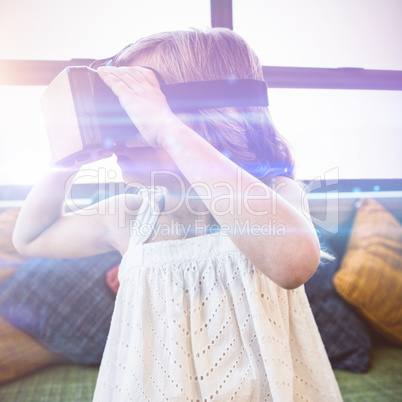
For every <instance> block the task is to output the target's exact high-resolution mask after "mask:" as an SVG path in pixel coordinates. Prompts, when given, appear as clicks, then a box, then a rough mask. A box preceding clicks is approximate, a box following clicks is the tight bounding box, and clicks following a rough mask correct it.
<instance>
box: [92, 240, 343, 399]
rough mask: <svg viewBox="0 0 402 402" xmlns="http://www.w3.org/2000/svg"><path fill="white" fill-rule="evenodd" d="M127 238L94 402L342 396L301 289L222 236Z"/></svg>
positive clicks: (332, 397)
mask: <svg viewBox="0 0 402 402" xmlns="http://www.w3.org/2000/svg"><path fill="white" fill-rule="evenodd" d="M137 243H138V242H133V244H132V245H131V244H130V247H129V250H128V252H127V253H126V254H125V256H124V258H123V260H122V263H121V265H120V270H119V281H120V288H119V291H118V294H117V299H116V305H115V311H114V314H113V318H112V323H111V329H110V333H109V337H108V341H107V345H106V349H105V352H104V355H103V359H102V364H101V368H100V373H99V377H98V381H97V386H96V390H95V396H94V401H97V402H98V401H108V402H118V401H121V402H127V401H194V402H195V401H211V400H217V401H225V402H226V401H231V400H234V401H278V402H286V401H289V402H290V401H292V402H293V401H320V402H321V401H341V400H342V398H341V395H340V392H339V388H338V385H337V383H336V379H335V376H334V374H333V371H332V369H331V366H330V364H329V361H328V358H327V355H326V352H325V349H324V346H323V344H322V341H321V338H320V335H319V332H318V329H317V326H316V324H315V322H314V318H313V315H312V313H311V309H310V306H309V304H308V300H307V298H306V295H305V292H304V287H303V286H302V287H300V288H297V289H295V290H285V289H282V288H280V287H279V286H277V285H276V284H275V283H273V282H272V281H271V280H270V279H269V278H267V277H266V276H265V275H263V274H262V273H261V272H259V271H258V270H256V269H255V268H254V266H253V265H252V264H251V263H250V262H249V261H248V260H247V259H246V258H245V257H244V256H243V254H242V253H241V252H240V251H239V250H238V249H237V248H236V246H235V245H234V244H233V242H232V241H231V240H230V238H229V237H228V236H226V235H223V234H209V235H204V236H200V237H195V238H190V239H184V240H170V241H163V242H158V243H148V244H137Z"/></svg>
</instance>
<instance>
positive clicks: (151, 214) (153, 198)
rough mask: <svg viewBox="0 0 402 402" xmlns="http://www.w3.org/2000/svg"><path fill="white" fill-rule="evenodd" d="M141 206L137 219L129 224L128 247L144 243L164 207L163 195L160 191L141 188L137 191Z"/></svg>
mask: <svg viewBox="0 0 402 402" xmlns="http://www.w3.org/2000/svg"><path fill="white" fill-rule="evenodd" d="M139 194H140V195H141V198H142V204H141V207H140V209H139V210H138V214H137V217H136V218H135V220H134V221H132V222H131V227H130V245H129V247H132V246H136V245H138V244H142V243H145V242H146V241H147V240H148V239H149V237H150V236H151V235H152V232H153V230H154V227H155V223H156V221H157V220H158V218H159V215H160V213H161V211H162V210H163V206H164V201H165V198H164V194H163V193H162V191H159V190H154V189H149V188H142V189H140V191H139Z"/></svg>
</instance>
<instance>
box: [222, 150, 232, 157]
mask: <svg viewBox="0 0 402 402" xmlns="http://www.w3.org/2000/svg"><path fill="white" fill-rule="evenodd" d="M222 155H224V156H226V158H228V159H230V153H229V152H228V151H222Z"/></svg>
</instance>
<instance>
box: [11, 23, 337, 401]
mask: <svg viewBox="0 0 402 402" xmlns="http://www.w3.org/2000/svg"><path fill="white" fill-rule="evenodd" d="M114 65H115V66H114V67H100V68H99V69H98V73H99V75H100V77H101V78H102V79H103V80H104V82H105V83H106V84H107V85H108V86H109V87H110V88H111V89H112V90H113V91H114V93H115V94H116V95H117V96H118V97H119V99H120V102H121V105H122V106H123V108H124V109H125V110H126V112H127V114H128V115H129V116H130V118H131V119H132V121H133V123H134V124H135V126H136V127H137V128H138V129H139V131H140V133H141V136H137V137H136V136H133V137H132V138H130V139H128V140H127V142H126V144H125V146H124V147H120V148H119V149H116V150H115V153H116V155H117V160H118V163H119V165H120V167H121V169H122V173H123V176H124V178H125V181H126V182H127V183H133V182H135V185H136V186H137V185H138V183H141V185H142V186H144V189H148V190H149V191H139V193H138V195H133V194H123V195H120V196H117V197H115V198H114V199H113V200H111V199H109V200H106V201H104V204H105V205H98V206H96V207H95V208H97V209H95V210H96V211H98V212H99V211H108V210H109V211H116V213H109V214H107V213H97V214H95V213H93V212H94V209H93V208H94V207H92V209H90V210H88V213H80V214H63V213H62V212H61V211H62V206H63V201H64V197H65V189H66V188H67V189H68V188H69V187H68V186H67V185H66V182H67V181H68V179H70V182H71V171H63V170H56V169H53V170H51V171H50V172H49V174H48V175H47V176H46V177H45V178H44V179H43V180H42V181H41V182H40V183H39V184H37V185H36V186H35V187H34V189H33V190H32V192H31V194H30V195H29V197H28V199H27V201H26V204H25V205H24V207H23V209H22V210H21V213H20V216H19V220H18V223H17V226H16V230H15V234H14V242H15V245H16V247H17V248H18V249H19V250H20V251H21V252H24V253H25V254H28V255H31V256H45V257H80V256H88V255H91V254H98V253H102V252H106V251H110V250H114V249H117V250H119V251H120V253H121V254H122V256H123V260H122V263H121V265H120V270H119V280H120V288H119V291H118V295H117V299H116V305H115V311H114V315H113V319H112V323H111V328H110V333H109V337H108V341H107V345H106V348H105V351H104V356H103V359H102V364H101V367H100V372H99V377H98V381H97V385H96V390H95V396H94V400H95V401H110V402H116V401H122V402H123V401H124V402H126V401H148V400H149V401H162V400H167V401H173V400H175V401H207V400H208V401H209V400H218V401H230V400H235V401H271V400H273V401H279V402H284V401H299V400H300V401H306V400H309V401H327V400H328V401H339V400H341V396H340V393H339V389H338V386H337V383H336V380H335V377H334V375H333V372H332V369H331V367H330V364H329V361H328V358H327V356H326V353H325V350H324V347H323V344H322V341H321V338H320V335H319V333H318V330H317V327H316V325H315V322H314V319H313V316H312V313H311V310H310V307H309V304H308V301H307V298H306V295H305V292H304V287H303V286H302V285H303V284H304V283H305V282H306V281H307V280H308V279H309V278H310V277H311V276H312V275H313V273H314V272H315V270H316V268H317V266H318V263H319V257H320V249H319V242H318V240H317V237H316V234H315V230H314V228H313V225H312V223H311V220H310V218H309V214H308V207H307V205H306V203H305V196H304V194H303V191H302V189H301V187H300V186H299V185H298V184H297V183H296V182H295V181H294V180H293V166H294V165H293V161H292V158H291V155H290V151H289V148H288V146H287V145H286V143H285V141H284V140H283V139H282V138H281V137H280V136H279V134H278V133H277V132H276V131H275V129H274V127H273V125H272V123H271V119H270V116H269V112H268V108H267V107H246V108H220V109H207V110H202V111H201V110H200V111H199V112H197V113H195V114H194V113H193V114H180V115H175V114H173V113H172V112H171V110H170V108H169V106H168V104H167V102H166V99H165V97H164V95H163V93H162V92H161V90H160V87H159V84H158V80H157V78H156V76H155V74H154V72H153V71H152V70H151V69H148V68H146V67H149V68H152V69H154V70H156V71H158V72H159V73H160V74H161V76H162V77H163V79H164V80H165V82H166V83H178V82H186V81H203V80H218V79H228V78H249V79H250V78H251V79H257V80H262V79H263V75H262V69H261V66H260V64H259V61H258V59H257V57H256V56H255V54H254V53H253V52H252V51H251V50H250V48H249V46H248V45H247V44H246V43H245V42H244V40H243V39H241V38H240V37H239V36H238V35H236V34H235V33H233V32H232V31H229V30H225V29H211V30H208V31H206V32H201V31H196V30H191V31H182V32H181V31H180V32H169V33H162V34H158V35H152V36H150V37H147V38H143V39H141V40H140V41H138V42H137V43H135V44H134V45H133V46H131V47H129V48H127V49H125V50H124V51H123V52H122V53H121V54H120V55H119V56H118V57H117V59H116V60H114ZM76 170H78V167H77V168H76ZM112 202H114V203H115V204H114V208H110V205H111V203H112ZM106 204H107V205H106ZM83 308H85V306H83Z"/></svg>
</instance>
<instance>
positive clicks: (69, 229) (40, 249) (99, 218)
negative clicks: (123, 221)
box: [13, 169, 124, 258]
mask: <svg viewBox="0 0 402 402" xmlns="http://www.w3.org/2000/svg"><path fill="white" fill-rule="evenodd" d="M75 174H76V173H75V172H72V171H66V170H60V169H59V170H56V169H53V170H52V171H50V172H48V173H47V174H46V175H45V177H44V178H43V179H42V180H41V181H40V182H39V183H38V184H36V185H35V186H34V187H33V189H32V190H31V192H30V193H29V195H28V197H27V199H26V201H25V203H24V205H23V207H22V208H21V211H20V214H19V216H18V219H17V222H16V226H15V230H14V234H13V242H14V245H15V247H16V249H17V250H18V251H19V252H20V253H21V254H24V255H27V256H30V257H44V258H76V257H84V256H89V255H95V254H100V253H103V252H107V251H111V250H113V249H115V248H117V247H116V245H115V244H114V237H115V236H114V234H115V232H114V231H113V227H114V225H116V227H118V224H117V223H118V219H119V218H118V216H117V212H116V213H115V214H107V213H106V212H105V213H103V214H100V213H99V211H106V210H107V208H104V207H102V205H101V204H95V205H92V206H91V207H88V208H85V209H81V210H79V213H68V214H65V213H64V208H65V205H64V201H65V195H66V194H67V193H68V191H69V190H70V186H71V182H72V181H73V179H74V177H75ZM115 201H116V202H119V201H118V200H115ZM105 202H106V201H105ZM114 210H116V211H118V208H114ZM123 226H124V225H123Z"/></svg>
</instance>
